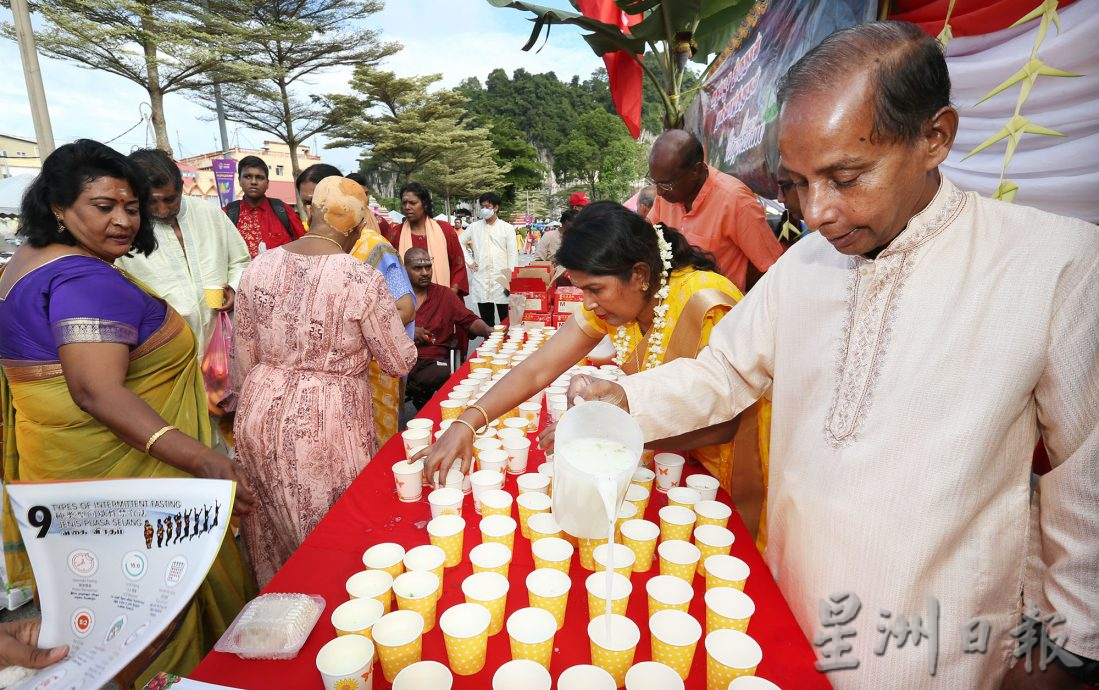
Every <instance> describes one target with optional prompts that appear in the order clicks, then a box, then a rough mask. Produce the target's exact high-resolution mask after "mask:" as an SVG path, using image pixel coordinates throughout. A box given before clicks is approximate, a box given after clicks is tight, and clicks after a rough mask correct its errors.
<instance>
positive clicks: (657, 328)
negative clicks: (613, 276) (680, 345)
mask: <svg viewBox="0 0 1099 690" xmlns="http://www.w3.org/2000/svg"><path fill="white" fill-rule="evenodd" d="M653 229H654V230H655V231H656V244H657V246H658V247H659V248H660V261H661V263H662V264H663V265H664V270H663V271H661V273H660V283H659V288H658V289H657V291H656V295H655V296H656V306H654V307H653V325H652V328H650V329H649V348H648V352H647V353H646V355H645V364H644V365H643V366H642V367H641V370H642V371H644V370H646V369H652V368H653V367H656V366H659V365H660V362H661V361H662V359H663V354H664V329H665V327H666V326H667V325H668V320H667V315H668V305H667V304H665V303H664V301H665V300H666V299H667V298H668V294H669V293H670V292H671V285H670V283H669V279H670V277H671V274H672V245H670V244H669V243H668V241H667V240H666V239H664V227H663V226H662V225H660V224H659V223H658V224H656V225H654V226H653ZM611 342H613V343H614V351H615V357H614V363H615V364H617V365H618V366H619V367H621V366H622V365H623V364H624V363H625V361H626V357H627V355H629V347H630V335H629V332H628V331H627V330H626V327H625V326H619V327H618V328H617V329H615V334H614V337H613V338H611ZM639 346H640V344H639Z"/></svg>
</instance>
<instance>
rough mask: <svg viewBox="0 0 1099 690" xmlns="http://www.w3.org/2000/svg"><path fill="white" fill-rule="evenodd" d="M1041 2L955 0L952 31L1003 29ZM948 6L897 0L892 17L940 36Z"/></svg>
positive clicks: (1065, 1) (941, 0)
mask: <svg viewBox="0 0 1099 690" xmlns="http://www.w3.org/2000/svg"><path fill="white" fill-rule="evenodd" d="M1072 2H1073V0H1061V3H1060V5H1059V6H1060V7H1068V6H1069V5H1071V4H1072ZM1038 4H1039V0H956V2H955V3H954V12H953V14H951V15H950V31H951V33H952V34H953V35H954V36H979V35H980V34H990V33H992V32H994V31H1000V30H1001V29H1006V28H1008V27H1009V26H1011V25H1012V24H1014V23H1015V22H1017V21H1018V20H1019V19H1021V18H1022V17H1024V16H1026V15H1027V14H1028V13H1029V12H1030V11H1031V10H1033V9H1034V8H1035V7H1037V6H1038ZM949 7H950V0H894V1H893V2H891V3H890V5H889V18H890V19H896V20H899V21H906V22H913V23H915V24H919V25H920V28H921V29H923V30H924V31H926V32H927V33H929V34H931V35H932V36H938V35H939V32H940V31H942V30H943V23H944V22H945V20H946V11H947V9H948V8H949ZM1033 21H1037V19H1035V20H1033Z"/></svg>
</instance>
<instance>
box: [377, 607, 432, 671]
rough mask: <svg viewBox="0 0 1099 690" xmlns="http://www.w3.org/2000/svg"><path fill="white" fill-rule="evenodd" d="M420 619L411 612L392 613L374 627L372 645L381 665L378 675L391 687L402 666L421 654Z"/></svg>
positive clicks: (421, 625)
mask: <svg viewBox="0 0 1099 690" xmlns="http://www.w3.org/2000/svg"><path fill="white" fill-rule="evenodd" d="M423 633H424V619H423V616H421V615H420V614H418V613H416V612H415V611H394V612H392V613H387V614H386V615H384V616H382V617H381V618H380V619H379V620H378V622H377V623H375V624H374V645H375V647H377V650H378V658H379V659H380V660H381V662H382V675H383V676H385V679H386V681H387V682H389V683H392V682H393V679H394V678H396V677H397V674H398V673H400V672H401V670H402V669H404V668H405V667H406V666H409V665H410V664H414V663H416V662H417V661H419V660H420V655H421V654H422V653H423V640H424V638H423Z"/></svg>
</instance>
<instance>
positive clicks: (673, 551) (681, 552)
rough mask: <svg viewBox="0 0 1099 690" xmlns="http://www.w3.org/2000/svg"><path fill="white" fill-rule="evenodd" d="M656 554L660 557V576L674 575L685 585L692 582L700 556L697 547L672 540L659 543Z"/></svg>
mask: <svg viewBox="0 0 1099 690" xmlns="http://www.w3.org/2000/svg"><path fill="white" fill-rule="evenodd" d="M656 553H657V555H658V556H659V557H660V574H661V575H675V576H676V577H679V578H683V579H684V580H685V581H686V582H687V584H691V583H692V582H694V577H695V570H697V569H698V559H699V557H700V556H701V555H702V554H701V553H700V552H699V550H698V547H697V546H695V545H694V544H692V543H690V542H689V541H681V540H679V539H673V540H672V541H662V542H660V546H658V547H656Z"/></svg>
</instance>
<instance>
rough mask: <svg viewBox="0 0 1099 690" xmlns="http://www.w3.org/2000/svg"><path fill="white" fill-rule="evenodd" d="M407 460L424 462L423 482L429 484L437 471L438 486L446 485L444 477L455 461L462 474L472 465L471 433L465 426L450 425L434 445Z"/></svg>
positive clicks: (467, 472)
mask: <svg viewBox="0 0 1099 690" xmlns="http://www.w3.org/2000/svg"><path fill="white" fill-rule="evenodd" d="M409 460H423V461H424V482H426V483H431V481H432V478H433V477H434V476H435V472H436V471H438V473H439V479H440V484H441V485H445V484H446V475H447V473H448V472H450V468H451V466H452V465H454V463H455V461H457V462H459V463H460V464H459V467H460V468H461V469H462V474H469V470H470V467H471V466H472V465H473V432H472V431H470V429H469V427H468V426H466V425H465V424H451V425H450V427H449V428H448V429H447V430H446V431H444V432H443V435H442V436H440V437H439V440H438V441H436V442H435V444H434V445H432V446H429V447H427V448H424V449H423V450H421V451H420V452H418V453H416V454H415V455H414V456H413V457H411V458H409Z"/></svg>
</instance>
